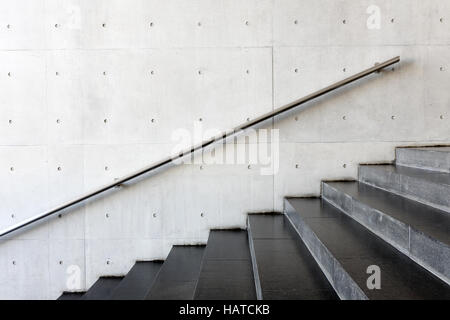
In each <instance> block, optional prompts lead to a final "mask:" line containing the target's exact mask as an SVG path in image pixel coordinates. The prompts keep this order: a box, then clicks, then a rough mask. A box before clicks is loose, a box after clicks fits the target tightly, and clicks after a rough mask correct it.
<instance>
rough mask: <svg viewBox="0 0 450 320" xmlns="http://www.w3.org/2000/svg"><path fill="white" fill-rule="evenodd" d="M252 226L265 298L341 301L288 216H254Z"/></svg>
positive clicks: (251, 217) (251, 219)
mask: <svg viewBox="0 0 450 320" xmlns="http://www.w3.org/2000/svg"><path fill="white" fill-rule="evenodd" d="M248 223H249V228H250V230H251V231H250V233H251V236H252V241H253V248H254V254H255V260H256V265H257V268H258V273H259V281H260V284H261V293H262V298H263V299H265V300H275V299H295V300H299V299H300V300H306V299H308V300H313V299H314V300H316V299H317V300H335V299H338V296H337V294H336V293H335V291H334V289H333V287H332V286H331V285H330V283H329V282H328V280H327V278H326V277H325V275H324V274H323V273H322V271H321V270H320V267H319V266H318V265H317V263H316V262H315V260H314V258H313V256H312V255H311V253H310V252H309V251H308V249H307V248H306V246H305V245H304V244H303V242H302V241H301V239H300V238H299V236H298V234H297V233H296V232H295V230H293V228H292V226H291V224H290V222H289V221H288V220H287V218H286V217H285V216H284V215H250V216H249V218H248Z"/></svg>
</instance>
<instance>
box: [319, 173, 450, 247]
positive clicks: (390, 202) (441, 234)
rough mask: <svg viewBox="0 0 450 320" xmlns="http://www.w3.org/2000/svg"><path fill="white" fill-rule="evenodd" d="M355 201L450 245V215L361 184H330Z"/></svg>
mask: <svg viewBox="0 0 450 320" xmlns="http://www.w3.org/2000/svg"><path fill="white" fill-rule="evenodd" d="M327 184H329V185H330V186H331V187H333V188H335V189H337V190H340V191H342V192H344V193H346V194H348V195H349V196H351V197H352V198H354V199H356V200H357V201H360V202H362V203H364V204H367V205H369V206H370V207H372V208H374V209H376V210H379V211H381V212H383V213H385V214H388V215H389V216H391V217H392V218H394V219H396V220H398V221H401V222H403V223H405V224H407V225H410V226H411V227H413V228H415V229H416V230H418V231H421V232H423V233H424V234H426V235H428V236H430V237H432V238H433V239H436V240H438V241H440V242H442V243H445V244H447V245H450V215H448V214H447V213H446V212H444V211H441V210H439V209H435V208H433V207H430V206H427V205H424V204H421V203H419V202H416V201H413V200H410V199H407V198H405V197H402V196H399V195H396V194H393V193H391V192H387V191H384V190H381V189H378V188H375V187H371V186H369V185H367V184H364V183H359V182H356V181H355V182H327Z"/></svg>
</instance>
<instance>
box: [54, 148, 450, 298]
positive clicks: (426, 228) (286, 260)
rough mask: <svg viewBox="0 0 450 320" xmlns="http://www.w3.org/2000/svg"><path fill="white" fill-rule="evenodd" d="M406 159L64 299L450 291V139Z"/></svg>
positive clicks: (371, 168)
mask: <svg viewBox="0 0 450 320" xmlns="http://www.w3.org/2000/svg"><path fill="white" fill-rule="evenodd" d="M396 159H397V160H396V163H395V164H394V165H361V166H360V168H359V176H358V181H338V182H326V181H324V182H323V184H322V196H321V197H320V198H286V199H285V209H284V211H285V212H284V214H276V213H274V214H250V215H249V216H248V228H247V231H244V230H212V231H211V232H210V235H209V239H208V242H207V245H206V247H205V246H174V247H173V248H172V250H171V252H170V253H169V256H168V257H167V259H166V260H165V261H164V262H162V261H148V262H137V263H136V264H135V265H134V267H133V268H132V269H131V270H130V271H129V272H128V274H127V275H126V276H125V277H101V278H100V279H98V281H97V282H96V283H95V284H94V285H93V286H92V287H91V288H90V289H89V290H88V291H87V292H86V293H63V294H62V296H61V297H60V298H59V299H60V300H73V299H84V300H97V299H138V300H145V299H148V300H158V299H186V300H190V299H200V300H204V299H224V300H243V299H268V300H271V299H308V300H335V299H355V300H367V299H450V281H449V279H450V246H449V245H450V232H449V231H450V148H449V147H433V148H398V149H397V150H396ZM374 270H379V286H378V285H377V286H375V287H374V286H372V285H370V284H371V281H372V280H370V281H369V280H368V279H369V277H371V276H372V275H373V274H374V272H375V271H374ZM369 282H370V283H369Z"/></svg>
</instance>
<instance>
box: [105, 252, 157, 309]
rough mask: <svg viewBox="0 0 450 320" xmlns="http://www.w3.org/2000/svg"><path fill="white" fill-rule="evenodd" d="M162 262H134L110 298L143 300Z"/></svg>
mask: <svg viewBox="0 0 450 320" xmlns="http://www.w3.org/2000/svg"><path fill="white" fill-rule="evenodd" d="M162 264H163V261H159V260H156V261H138V262H136V263H135V264H134V266H133V268H131V270H130V271H129V272H128V273H127V275H126V276H125V278H123V280H122V281H120V283H119V284H118V285H117V287H116V288H115V290H114V292H113V293H112V294H111V300H144V299H145V297H146V296H147V294H148V292H149V291H150V289H151V288H152V285H153V283H154V282H155V279H156V277H157V275H158V272H159V271H160V269H161V266H162Z"/></svg>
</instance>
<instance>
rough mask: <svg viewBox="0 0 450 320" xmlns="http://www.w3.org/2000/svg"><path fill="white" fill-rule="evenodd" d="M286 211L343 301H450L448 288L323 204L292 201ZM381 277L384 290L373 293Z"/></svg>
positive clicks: (305, 200)
mask: <svg viewBox="0 0 450 320" xmlns="http://www.w3.org/2000/svg"><path fill="white" fill-rule="evenodd" d="M285 210H286V214H287V215H288V217H289V219H290V220H291V222H292V223H293V225H294V227H295V228H296V230H297V232H298V233H299V235H300V236H301V238H302V239H303V241H304V242H305V244H306V246H307V247H308V248H309V250H310V251H311V252H312V254H313V256H314V258H315V259H316V261H318V263H319V265H320V267H321V268H322V270H323V272H324V273H325V274H326V276H327V278H328V280H329V281H330V283H331V284H332V285H333V287H334V289H335V290H336V292H337V293H338V295H339V296H340V297H341V298H342V299H450V287H449V286H448V285H447V284H446V283H445V282H443V281H442V280H440V279H439V278H437V277H436V276H434V275H433V274H431V273H430V272H428V271H426V270H425V269H424V268H422V267H420V266H419V265H417V264H416V263H415V262H413V261H412V260H411V259H409V258H408V257H407V256H405V255H404V254H402V253H401V252H399V251H398V250H396V249H395V248H393V247H392V246H391V245H389V244H388V243H386V242H385V241H383V240H382V239H380V238H379V237H377V236H376V235H374V234H373V233H371V232H369V231H368V230H367V229H366V228H364V227H363V226H362V225H361V224H359V223H358V222H356V221H355V220H353V219H352V218H350V217H349V216H347V215H346V214H345V213H343V212H342V211H340V210H338V209H337V208H335V207H333V206H332V205H331V204H329V203H327V202H326V201H321V199H319V198H289V199H286V200H285ZM369 266H378V267H379V268H380V271H381V288H380V289H369V288H368V286H367V281H368V279H369V277H370V276H371V275H372V273H371V272H370V273H368V267H369Z"/></svg>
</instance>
